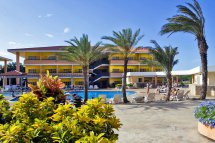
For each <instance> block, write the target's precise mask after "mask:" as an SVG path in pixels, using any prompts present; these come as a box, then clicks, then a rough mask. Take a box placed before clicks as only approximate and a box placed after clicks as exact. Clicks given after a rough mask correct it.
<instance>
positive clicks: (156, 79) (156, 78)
mask: <svg viewBox="0 0 215 143" xmlns="http://www.w3.org/2000/svg"><path fill="white" fill-rule="evenodd" d="M157 84H158V77H157V76H155V86H157Z"/></svg>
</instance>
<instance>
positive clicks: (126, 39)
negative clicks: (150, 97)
mask: <svg viewBox="0 0 215 143" xmlns="http://www.w3.org/2000/svg"><path fill="white" fill-rule="evenodd" d="M142 38H143V35H140V29H138V30H137V31H135V32H134V33H133V32H132V30H131V29H130V28H128V29H122V31H119V32H116V31H113V36H103V37H102V39H104V40H109V41H111V42H112V44H105V47H108V48H109V49H110V50H111V51H114V52H117V53H119V54H122V55H123V60H124V71H123V81H122V94H123V101H124V103H127V102H129V101H128V99H127V97H126V77H127V65H128V57H129V55H131V54H132V53H134V51H135V48H134V46H136V45H137V44H138V42H139V41H140V40H141V39H142Z"/></svg>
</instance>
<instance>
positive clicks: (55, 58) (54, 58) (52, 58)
mask: <svg viewBox="0 0 215 143" xmlns="http://www.w3.org/2000/svg"><path fill="white" fill-rule="evenodd" d="M48 60H57V57H56V56H49V57H48Z"/></svg>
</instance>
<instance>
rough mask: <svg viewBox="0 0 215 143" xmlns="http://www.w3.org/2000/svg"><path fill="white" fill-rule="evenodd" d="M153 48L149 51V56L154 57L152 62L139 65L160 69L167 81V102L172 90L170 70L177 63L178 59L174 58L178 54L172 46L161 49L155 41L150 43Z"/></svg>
mask: <svg viewBox="0 0 215 143" xmlns="http://www.w3.org/2000/svg"><path fill="white" fill-rule="evenodd" d="M151 42H152V43H153V44H154V46H155V48H153V49H150V52H151V54H152V55H153V57H154V60H144V61H142V62H141V63H143V64H145V63H148V64H150V65H153V66H159V67H162V68H163V70H164V72H165V74H166V79H167V88H168V91H167V98H166V100H167V101H168V100H169V97H170V94H171V88H172V73H171V72H172V70H173V67H174V66H175V65H176V64H177V63H178V59H175V56H176V55H177V54H179V52H178V48H177V47H175V48H173V47H172V46H165V47H163V48H162V47H161V46H160V45H159V44H158V43H157V42H156V41H154V40H152V41H151Z"/></svg>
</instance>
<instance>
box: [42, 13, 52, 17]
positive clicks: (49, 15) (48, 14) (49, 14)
mask: <svg viewBox="0 0 215 143" xmlns="http://www.w3.org/2000/svg"><path fill="white" fill-rule="evenodd" d="M51 16H53V14H51V13H47V14H46V15H45V16H44V17H51Z"/></svg>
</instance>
